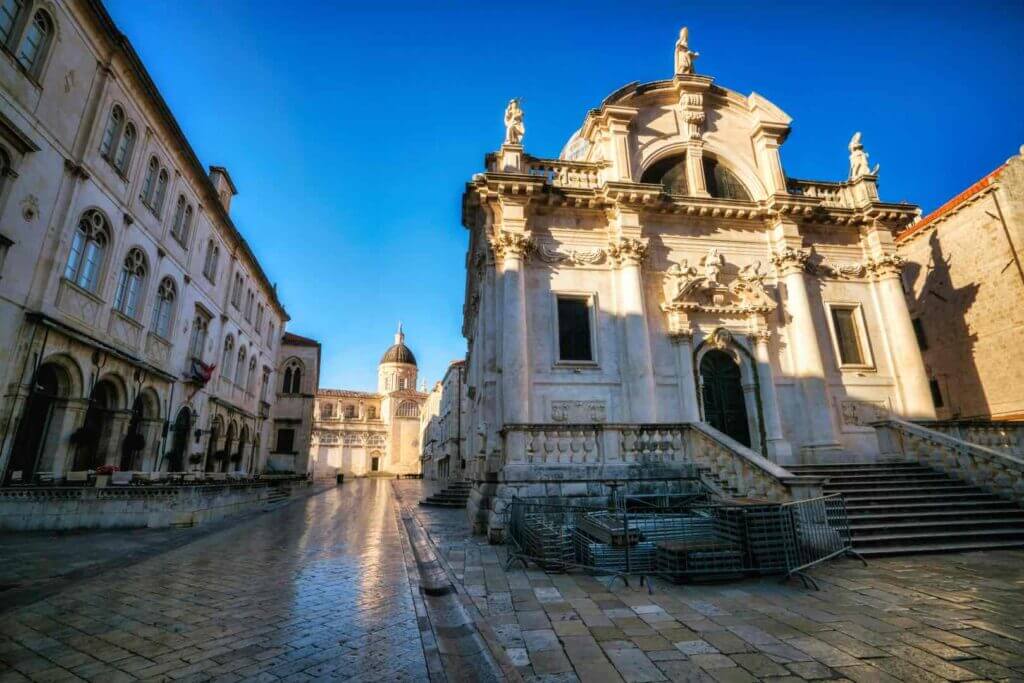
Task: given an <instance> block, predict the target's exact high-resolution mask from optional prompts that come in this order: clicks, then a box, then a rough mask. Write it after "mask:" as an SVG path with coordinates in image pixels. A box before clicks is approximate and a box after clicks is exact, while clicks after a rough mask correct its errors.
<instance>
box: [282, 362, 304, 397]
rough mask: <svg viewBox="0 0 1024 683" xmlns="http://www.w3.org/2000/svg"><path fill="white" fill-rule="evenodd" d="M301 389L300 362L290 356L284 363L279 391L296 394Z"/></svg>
mask: <svg viewBox="0 0 1024 683" xmlns="http://www.w3.org/2000/svg"><path fill="white" fill-rule="evenodd" d="M301 389H302V362H301V361H299V360H298V359H297V358H292V359H290V360H289V361H288V362H287V363H285V364H284V382H283V383H282V385H281V393H282V394H298V393H300V391H301Z"/></svg>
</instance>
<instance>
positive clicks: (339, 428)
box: [310, 325, 427, 476]
mask: <svg viewBox="0 0 1024 683" xmlns="http://www.w3.org/2000/svg"><path fill="white" fill-rule="evenodd" d="M418 373H419V371H418V368H417V365H416V356H415V355H413V352H412V351H411V350H410V349H409V347H408V346H406V345H405V334H404V333H403V332H402V327H401V325H399V327H398V332H397V333H396V334H395V341H394V344H392V345H391V346H390V347H389V348H388V349H387V351H385V352H384V355H383V356H382V357H381V359H380V363H379V364H378V366H377V391H376V392H369V391H353V390H350V389H320V390H318V391H317V393H316V407H315V412H314V424H313V437H312V443H311V448H310V463H311V465H310V466H311V468H312V470H313V472H314V475H315V476H333V475H334V474H335V473H336V472H341V473H344V474H346V475H349V476H377V475H379V476H385V475H394V474H418V473H419V472H420V449H421V444H420V441H421V438H422V437H421V433H420V413H421V411H422V409H423V404H424V403H425V402H426V400H427V394H426V393H424V392H421V391H418V390H417V389H416V380H417V377H418Z"/></svg>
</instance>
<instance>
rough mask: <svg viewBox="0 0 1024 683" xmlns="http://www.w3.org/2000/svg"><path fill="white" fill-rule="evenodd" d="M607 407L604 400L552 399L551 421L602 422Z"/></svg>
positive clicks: (605, 418) (606, 413)
mask: <svg viewBox="0 0 1024 683" xmlns="http://www.w3.org/2000/svg"><path fill="white" fill-rule="evenodd" d="M607 419H608V409H607V407H606V405H605V402H604V401H552V402H551V421H552V422H567V423H571V424H584V423H588V422H604V421H605V420H607Z"/></svg>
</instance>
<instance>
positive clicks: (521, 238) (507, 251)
mask: <svg viewBox="0 0 1024 683" xmlns="http://www.w3.org/2000/svg"><path fill="white" fill-rule="evenodd" d="M491 248H492V249H494V255H495V256H496V257H498V258H503V257H505V256H511V257H513V258H523V257H524V256H526V255H527V254H528V253H530V251H531V250H532V249H533V240H532V239H530V236H529V235H524V234H523V233H521V232H508V231H507V230H502V231H500V232H499V233H498V234H497V235H495V236H494V237H493V238H492V239H491Z"/></svg>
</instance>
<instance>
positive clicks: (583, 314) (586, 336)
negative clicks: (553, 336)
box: [557, 294, 594, 363]
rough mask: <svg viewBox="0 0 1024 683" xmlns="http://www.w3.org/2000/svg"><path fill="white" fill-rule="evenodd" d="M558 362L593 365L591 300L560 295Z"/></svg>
mask: <svg viewBox="0 0 1024 683" xmlns="http://www.w3.org/2000/svg"><path fill="white" fill-rule="evenodd" d="M557 308H558V311H557V313H558V315H557V317H558V360H559V361H561V362H568V363H592V362H593V361H594V348H593V346H594V344H593V331H592V320H591V317H592V316H591V312H592V306H591V303H590V298H589V297H585V296H572V295H561V294H560V295H558V296H557Z"/></svg>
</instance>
